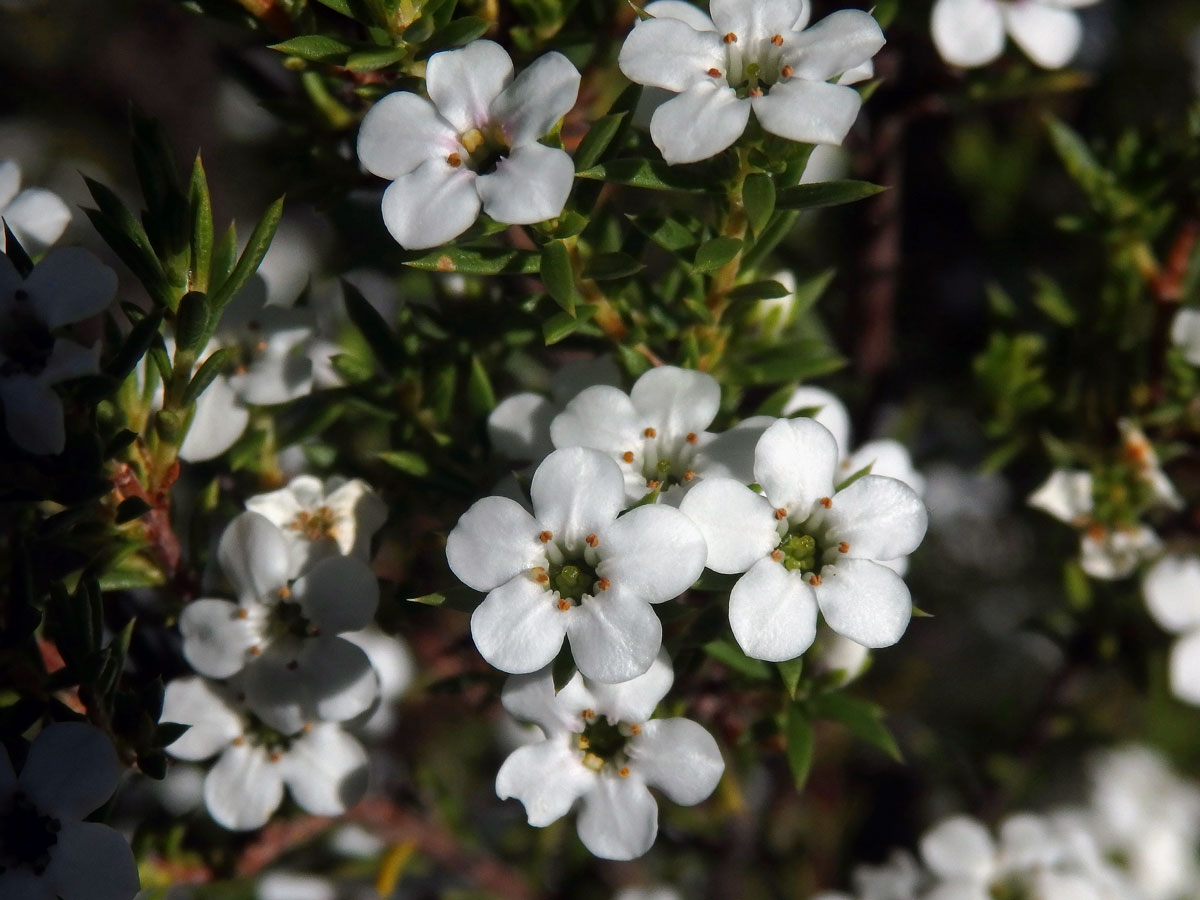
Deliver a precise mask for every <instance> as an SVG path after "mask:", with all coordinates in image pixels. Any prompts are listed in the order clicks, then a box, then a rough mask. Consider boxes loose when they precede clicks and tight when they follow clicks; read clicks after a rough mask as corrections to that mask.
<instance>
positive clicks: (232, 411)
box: [144, 363, 250, 462]
mask: <svg viewBox="0 0 1200 900" xmlns="http://www.w3.org/2000/svg"><path fill="white" fill-rule="evenodd" d="M144 364H145V363H144ZM249 424H250V410H249V409H247V408H246V405H245V404H244V403H242V401H241V399H240V398H239V397H238V395H237V393H236V392H235V391H234V390H233V387H232V386H230V384H229V379H228V378H227V377H226V376H224V375H218V376H217V377H216V378H214V379H213V381H212V383H211V384H209V386H208V387H206V388H205V389H204V393H202V394H201V395H200V396H199V397H198V398H197V400H196V409H195V412H193V413H192V421H191V422H190V423H189V424H188V431H187V435H186V436H185V437H184V439H183V443H182V444H180V445H179V458H180V459H182V460H183V461H184V462H204V461H206V460H210V459H216V458H217V457H218V456H220V455H221V454H222V453H224V452H225V451H226V450H228V449H229V448H230V447H232V446H233V445H234V444H236V443H237V441H238V438H240V437H241V436H242V434H243V433H244V432H245V430H246V426H247V425H249Z"/></svg>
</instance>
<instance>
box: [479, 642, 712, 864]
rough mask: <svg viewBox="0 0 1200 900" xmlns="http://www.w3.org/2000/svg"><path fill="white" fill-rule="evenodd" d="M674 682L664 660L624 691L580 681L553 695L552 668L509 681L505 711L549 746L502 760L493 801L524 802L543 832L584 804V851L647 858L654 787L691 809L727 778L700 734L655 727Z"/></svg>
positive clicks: (673, 724) (682, 725)
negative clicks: (532, 726)
mask: <svg viewBox="0 0 1200 900" xmlns="http://www.w3.org/2000/svg"><path fill="white" fill-rule="evenodd" d="M673 679H674V675H673V673H672V671H671V661H670V660H669V659H668V658H667V655H666V653H659V655H658V657H657V658H656V659H655V661H654V663H653V664H652V665H651V666H650V668H649V669H648V670H647V671H646V672H645V673H644V674H642V675H640V676H639V677H637V678H634V679H632V680H630V681H627V682H625V683H623V684H611V685H610V684H597V683H595V682H592V681H589V680H587V679H585V678H584V677H583V676H582V675H580V674H579V673H576V674H575V676H574V677H573V678H572V679H571V680H570V681H569V682H567V684H566V685H565V686H564V687H563V689H562V690H561V691H559V692H558V693H557V694H556V693H555V692H554V679H553V677H552V675H551V672H550V669H549V667H547V668H545V669H543V670H542V671H540V672H536V673H534V674H532V675H524V676H520V675H518V676H514V677H512V678H510V679H508V681H507V683H506V684H505V686H504V693H503V695H502V698H501V699H502V702H503V703H504V708H505V709H507V710H508V711H509V712H510V713H512V715H514V716H515V717H516V718H518V719H522V720H524V721H528V722H533V723H535V724H537V725H538V726H540V727H541V729H542V731H543V732H544V733H545V735H546V739H545V740H543V741H540V742H538V743H535V744H529V745H527V746H524V747H520V748H518V749H517V750H515V751H513V753H512V754H511V755H510V756H509V757H508V759H506V760H505V761H504V765H502V766H501V767H500V772H499V773H498V774H497V775H496V793H497V795H499V797H500V799H502V800H505V799H508V798H509V797H515V798H516V799H518V800H520V801H521V803H522V804H524V806H525V813H526V815H527V816H528V818H529V824H530V825H534V826H537V827H539V828H540V827H543V826H545V825H549V824H550V823H551V822H554V821H556V820H557V819H560V818H561V817H562V816H564V815H566V814H567V813H568V812H569V811H570V810H571V808H572V807H573V806H574V805H575V803H576V802H579V804H580V812H579V821H578V824H577V827H578V830H579V839H580V840H581V841H583V845H584V846H585V847H587V848H588V850H590V851H591V852H592V853H593V854H595V855H596V856H600V857H603V858H605V859H622V860H624V859H634V858H635V857H638V856H641V855H642V854H643V853H645V852H646V851H647V850H649V849H650V847H651V845H652V844H653V843H654V838H655V836H656V835H657V834H658V804H657V803H655V801H654V798H653V797H652V796H651V794H650V791H649V788H651V787H655V788H658V789H659V790H661V791H662V792H663V793H664V794H666V795H667V796H668V797H669V798H670V799H671V800H673V801H674V802H676V803H679V804H682V805H684V806H691V805H693V804H696V803H699V802H700V801H702V800H704V799H705V798H706V797H708V796H709V794H711V793H712V792H713V790H714V789H715V788H716V786H717V782H718V781H720V778H721V773H722V772H724V771H725V763H724V761H723V760H722V759H721V752H720V750H719V749H718V748H717V742H716V741H715V740H713V737H712V735H710V734H709V733H708V732H707V731H705V730H704V728H703V727H701V726H700V725H698V724H696V723H695V722H693V721H691V720H689V719H650V716H651V715H653V713H654V708H655V707H656V706H657V705H658V703H659V701H660V700H662V698H663V697H664V696H666V693H667V691H668V690H670V687H671V682H672V681H673Z"/></svg>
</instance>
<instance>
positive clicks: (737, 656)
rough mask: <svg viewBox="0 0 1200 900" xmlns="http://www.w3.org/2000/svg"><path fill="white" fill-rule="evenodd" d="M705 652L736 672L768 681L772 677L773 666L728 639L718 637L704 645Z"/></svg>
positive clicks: (757, 679)
mask: <svg viewBox="0 0 1200 900" xmlns="http://www.w3.org/2000/svg"><path fill="white" fill-rule="evenodd" d="M704 652H705V653H707V654H708V655H709V656H711V657H712V658H713V659H715V660H716V661H717V662H719V663H721V664H722V665H725V666H728V667H729V668H730V669H733V670H734V671H735V672H738V673H740V674H742V675H745V676H746V677H747V678H753V679H754V680H756V681H767V680H768V679H770V677H771V667H770V666H769V665H767V664H766V663H765V662H763V661H762V660H761V659H751V658H750V657H748V656H747V655H746V654H745V653H743V652H742V650H741V648H740V647H738V646H737V645H736V644H733V643H731V642H729V641H727V640H723V639H718V640H715V641H709V642H708V643H707V644H705V645H704Z"/></svg>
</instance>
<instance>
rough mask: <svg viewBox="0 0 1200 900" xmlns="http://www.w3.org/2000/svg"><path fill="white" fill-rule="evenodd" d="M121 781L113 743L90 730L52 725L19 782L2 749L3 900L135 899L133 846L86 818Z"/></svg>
mask: <svg viewBox="0 0 1200 900" xmlns="http://www.w3.org/2000/svg"><path fill="white" fill-rule="evenodd" d="M120 777H121V764H120V762H119V761H118V760H117V752H116V750H114V749H113V745H112V742H111V741H109V739H108V738H107V737H106V736H105V735H104V733H103V732H101V731H100V730H99V729H97V728H94V727H93V726H91V725H86V724H83V723H79V722H57V723H54V724H52V725H48V726H46V728H44V729H43V730H42V732H41V733H40V734H39V735H38V736H37V737H36V738H35V739H34V741H33V745H32V746H31V747H30V748H29V755H28V757H26V759H25V767H24V768H23V769H22V770H21V774H20V776H19V777H18V776H17V774H16V772H15V771H14V770H13V766H12V762H11V761H10V760H9V758H8V753H7V752H6V751H5V750H4V748H3V747H0V823H3V828H2V830H0V897H4V898H6V900H7V898H12V900H55V898H60V897H61V898H62V900H130V898H132V897H133V896H134V894H136V893H137V891H138V872H137V863H136V862H134V859H133V852H132V851H131V850H130V849H129V844H127V843H126V842H125V838H123V837H122V836H121V835H120V833H119V832H117V831H115V830H113V829H112V828H109V827H108V826H107V825H100V824H98V823H95V822H84V821H83V817H84V816H86V815H87V814H88V813H90V812H91V811H92V810H94V809H96V808H97V807H98V806H100V805H101V804H102V803H104V802H105V801H106V800H108V798H109V797H110V796H112V792H113V790H114V789H115V788H116V786H117V781H118V779H119V778H120Z"/></svg>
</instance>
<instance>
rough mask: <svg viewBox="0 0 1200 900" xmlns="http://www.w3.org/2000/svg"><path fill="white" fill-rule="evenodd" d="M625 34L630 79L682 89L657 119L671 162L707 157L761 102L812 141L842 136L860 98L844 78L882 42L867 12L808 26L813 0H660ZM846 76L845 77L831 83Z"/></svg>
mask: <svg viewBox="0 0 1200 900" xmlns="http://www.w3.org/2000/svg"><path fill="white" fill-rule="evenodd" d="M646 11H647V12H649V13H650V14H651V15H653V16H654V17H655V18H651V19H646V20H643V21H641V22H639V23H638V24H637V25H636V26H635V27H634V29H633V31H632V32H630V34H629V37H627V38H626V39H625V44H624V46H623V47H622V48H621V55H620V58H619V60H618V62H619V65H620V67H621V71H622V72H624V73H625V75H626V77H628V78H629V79H630V80H631V81H634V82H637V83H638V84H643V85H647V86H650V87H657V88H663V89H665V90H668V91H671V92H673V93H675V94H676V95H677V96H675V97H673V98H672V99H671V100H668V101H667V102H666V103H664V104H663V105H662V106H660V107H659V108H658V109H657V110H655V112H654V115H653V117H652V118H651V120H650V136H651V138H652V139H653V140H654V144H655V146H657V147H658V149H659V150H660V151H662V154H663V158H664V159H666V161H667V162H668V163H672V164H675V163H688V162H696V161H698V160H701V159H707V158H708V157H710V156H714V155H716V154H717V153H720V152H721V151H722V150H724V149H725V148H727V147H729V146H731V145H732V144H733V143H734V142H735V141H737V139H738V138H739V137H741V135H742V132H743V131H745V129H746V125H747V123H748V122H749V120H750V112H751V110H753V111H754V115H755V117H756V118H757V119H758V122H759V124H760V125H762V127H763V129H765V130H766V131H768V132H770V133H771V134H775V135H778V136H779V137H783V138H787V139H789V140H793V141H803V142H806V143H812V144H840V143H841V142H842V140H843V139H844V138H845V137H846V133H847V132H848V131H849V130H850V126H851V125H853V124H854V120H855V118H857V116H858V110H859V107H860V106H861V104H862V100H861V98H860V97H859V95H858V92H857V91H855V90H854V89H853V88H850V87H847V86H846V83H848V82H851V81H854V80H858V79H860V78H861V77H863V67H864V64H866V63H869V62H870V60H871V57H873V56H874V55H875V54H876V53H878V52H879V49H880V48H881V47H882V46H883V44H884V38H883V32H882V31H880V29H879V24H878V23H877V22H876V21H875V20H874V19H873V18H871V16H870V15H868V14H867V13H865V12H861V11H859V10H841V11H839V12H835V13H833V14H832V15H830V16H828V17H826V18H824V19H822V20H821V21H820V22H818V23H817V24H815V25H813V26H812V27H811V28H806V27H805V26H806V25H807V24H808V21H809V16H810V15H811V12H812V10H811V4H810V3H809V0H712V3H711V4H710V5H709V13H710V15H711V18H710V16H709V15H705V14H704V13H703V12H701V11H700V10H699V9H697V8H695V7H694V6H691V5H690V4H687V3H680V2H677V0H660V2H658V3H652V4H650V5H649V6H648V7H647V8H646ZM839 76H845V78H844V79H843V80H844V82H846V83H838V84H833V83H831V82H832V81H833V80H835V79H838V78H839Z"/></svg>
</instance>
